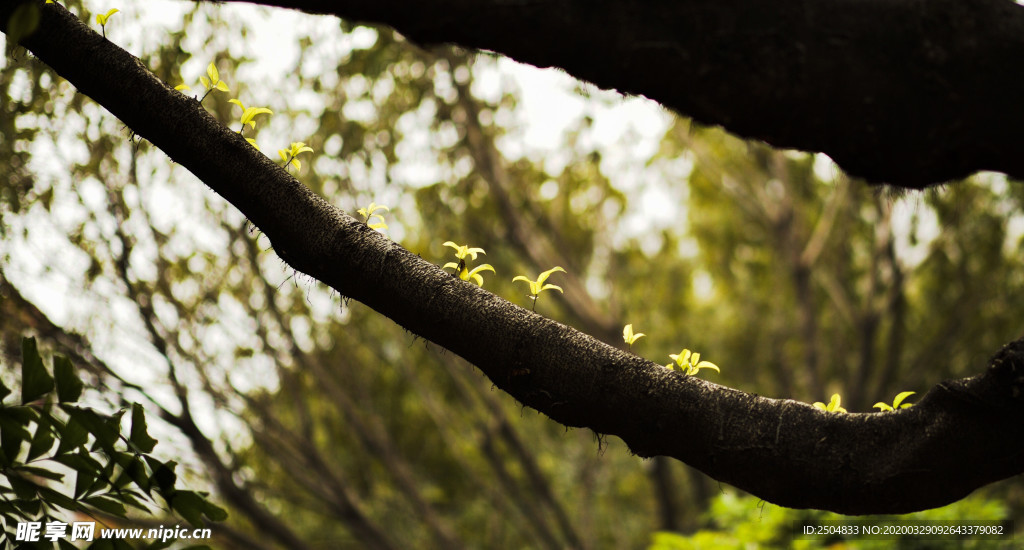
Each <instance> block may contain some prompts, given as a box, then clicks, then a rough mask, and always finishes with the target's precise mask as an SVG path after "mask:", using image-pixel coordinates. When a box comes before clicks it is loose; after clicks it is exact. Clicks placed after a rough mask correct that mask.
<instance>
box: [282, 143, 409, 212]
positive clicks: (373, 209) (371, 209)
mask: <svg viewBox="0 0 1024 550" xmlns="http://www.w3.org/2000/svg"><path fill="white" fill-rule="evenodd" d="M292 145H294V144H292ZM378 210H383V211H385V212H390V211H391V209H390V208H388V207H387V206H384V205H383V204H377V203H375V202H371V203H370V206H367V207H366V208H360V209H359V210H356V212H358V213H359V215H360V216H362V217H363V223H365V224H366V225H367V226H368V227H369V228H370V229H387V228H388V224H386V223H384V216H382V215H381V214H375V212H377V211H378ZM373 218H377V219H379V220H380V221H379V222H373V223H370V220H372V219H373Z"/></svg>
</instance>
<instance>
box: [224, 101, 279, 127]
mask: <svg viewBox="0 0 1024 550" xmlns="http://www.w3.org/2000/svg"><path fill="white" fill-rule="evenodd" d="M228 103H234V104H235V105H238V106H239V107H241V108H242V116H241V117H239V118H238V120H239V121H241V123H242V127H241V128H239V129H238V133H239V134H241V133H242V130H245V125H246V124H248V125H249V126H251V127H252V128H256V120H255V119H256V115H262V114H268V115H272V114H274V111H271V110H270V109H267V108H266V107H246V106H245V105H242V102H241V101H239V100H237V99H229V100H228Z"/></svg>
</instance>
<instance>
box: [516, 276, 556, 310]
mask: <svg viewBox="0 0 1024 550" xmlns="http://www.w3.org/2000/svg"><path fill="white" fill-rule="evenodd" d="M556 271H561V272H562V273H565V270H564V269H562V268H561V267H559V266H555V267H552V268H551V269H549V270H547V271H545V272H544V273H541V274H540V275H539V276H537V279H536V280H533V281H531V280H530V279H529V278H528V277H526V276H525V275H517V276H516V277H515V278H513V279H512V282H513V283H514V282H516V281H522V282H524V283H526V284H528V285H530V299H531V300H533V308H531V309H532V310H533V311H536V310H537V297H538V296H540V293H541V292H544V291H545V290H557V291H559V292H563V291H562V287H560V286H558V285H553V284H550V283H548V284H545V282H546V281H547V280H548V277H550V276H551V274H552V273H555V272H556ZM563 293H564V292H563Z"/></svg>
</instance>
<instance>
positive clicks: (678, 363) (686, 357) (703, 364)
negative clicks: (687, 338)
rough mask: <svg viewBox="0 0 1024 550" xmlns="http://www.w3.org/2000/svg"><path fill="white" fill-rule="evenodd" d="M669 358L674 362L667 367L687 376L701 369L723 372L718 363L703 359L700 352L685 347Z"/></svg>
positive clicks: (666, 366)
mask: <svg viewBox="0 0 1024 550" xmlns="http://www.w3.org/2000/svg"><path fill="white" fill-rule="evenodd" d="M669 358H670V359H672V363H669V364H667V365H665V368H667V369H671V370H676V369H679V371H680V372H682V373H683V374H685V375H687V376H693V375H695V374H697V373H698V372H699V371H700V369H711V370H713V371H715V372H717V373H721V372H722V370H721V369H719V368H718V365H716V364H714V363H712V362H711V361H701V360H700V354H699V353H693V352H691V351H690V350H688V349H684V350H683V351H681V352H679V353H678V354H674V353H670V354H669Z"/></svg>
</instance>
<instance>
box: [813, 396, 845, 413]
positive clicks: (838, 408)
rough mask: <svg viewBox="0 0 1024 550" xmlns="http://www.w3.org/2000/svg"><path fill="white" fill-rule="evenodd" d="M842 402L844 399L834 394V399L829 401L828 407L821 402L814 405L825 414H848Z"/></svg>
mask: <svg viewBox="0 0 1024 550" xmlns="http://www.w3.org/2000/svg"><path fill="white" fill-rule="evenodd" d="M842 402H843V398H841V397H839V394H838V393H833V394H832V399H830V400H829V402H828V405H826V404H824V403H822V402H821V401H817V402H815V403H814V406H815V407H816V408H819V409H821V410H823V411H825V412H830V413H844V412H846V409H844V408H843V407H842Z"/></svg>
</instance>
